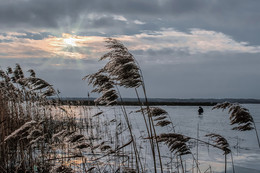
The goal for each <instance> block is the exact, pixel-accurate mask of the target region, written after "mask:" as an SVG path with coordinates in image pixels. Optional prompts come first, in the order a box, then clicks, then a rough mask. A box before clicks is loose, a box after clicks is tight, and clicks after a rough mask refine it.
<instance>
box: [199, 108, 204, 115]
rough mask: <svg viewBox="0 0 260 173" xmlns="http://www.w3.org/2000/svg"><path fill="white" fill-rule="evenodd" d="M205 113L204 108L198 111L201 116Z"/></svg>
mask: <svg viewBox="0 0 260 173" xmlns="http://www.w3.org/2000/svg"><path fill="white" fill-rule="evenodd" d="M203 112H204V110H203V108H202V107H199V109H198V113H199V115H202V114H203Z"/></svg>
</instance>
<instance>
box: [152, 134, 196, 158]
mask: <svg viewBox="0 0 260 173" xmlns="http://www.w3.org/2000/svg"><path fill="white" fill-rule="evenodd" d="M157 138H158V142H164V143H165V144H166V145H167V146H168V147H169V149H170V151H171V152H174V153H175V154H177V155H180V156H181V155H186V154H191V151H190V149H189V147H188V146H187V144H186V142H188V141H189V140H190V139H191V138H189V137H187V136H184V135H181V134H177V133H168V134H166V133H163V134H160V135H159V136H158V137H157Z"/></svg>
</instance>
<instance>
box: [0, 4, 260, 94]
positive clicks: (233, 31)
mask: <svg viewBox="0 0 260 173" xmlns="http://www.w3.org/2000/svg"><path fill="white" fill-rule="evenodd" d="M259 7H260V1H259V0H247V1H245V0H109V1H105V0H103V1H101V0H8V1H7V0H0V68H1V69H2V70H5V69H6V68H7V67H8V66H10V67H15V64H16V63H19V64H20V65H21V67H22V68H23V69H24V71H27V70H29V69H34V70H35V72H36V74H37V76H38V77H41V78H43V79H45V80H46V81H48V82H49V83H51V84H52V85H53V86H54V88H55V89H58V90H59V91H60V92H61V94H60V95H61V96H62V97H86V96H87V93H88V92H90V91H91V87H90V86H88V85H87V82H86V81H82V78H83V77H84V76H85V75H88V74H91V73H94V72H96V71H97V70H98V69H99V68H101V67H102V66H103V65H104V63H105V62H100V61H99V58H100V57H101V56H102V55H103V54H104V53H106V52H108V50H107V49H106V48H105V44H104V41H105V38H107V37H112V38H116V39H118V40H120V41H121V42H122V43H123V44H124V45H125V46H126V47H127V48H128V49H129V51H130V52H131V53H132V54H133V55H134V57H135V58H136V59H137V61H138V62H139V64H140V66H141V69H142V71H143V75H144V80H145V84H146V88H147V94H148V97H152V98H256V99H260V92H259V91H260V70H259V66H260V34H259V31H260V10H259ZM28 75H29V74H28ZM121 92H122V93H121V94H122V96H123V97H134V95H133V91H132V90H129V89H127V90H125V89H122V90H121ZM90 96H92V97H96V95H95V94H92V93H91V94H90Z"/></svg>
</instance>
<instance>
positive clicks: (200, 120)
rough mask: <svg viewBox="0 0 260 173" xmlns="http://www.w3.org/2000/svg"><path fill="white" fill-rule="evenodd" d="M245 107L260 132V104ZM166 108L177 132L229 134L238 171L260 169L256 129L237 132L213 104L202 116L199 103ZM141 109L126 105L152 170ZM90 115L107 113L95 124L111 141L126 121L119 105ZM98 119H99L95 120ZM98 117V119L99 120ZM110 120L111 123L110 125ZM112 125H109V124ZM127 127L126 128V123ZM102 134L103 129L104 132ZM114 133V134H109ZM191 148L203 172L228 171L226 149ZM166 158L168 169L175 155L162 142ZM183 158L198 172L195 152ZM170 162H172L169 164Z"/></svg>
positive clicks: (165, 129) (199, 135)
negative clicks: (199, 111) (225, 161)
mask: <svg viewBox="0 0 260 173" xmlns="http://www.w3.org/2000/svg"><path fill="white" fill-rule="evenodd" d="M243 106H244V107H245V108H247V109H249V112H250V113H251V115H252V116H253V118H254V121H255V123H256V126H257V131H258V132H259V133H260V104H244V105H243ZM159 107H161V108H163V109H165V110H166V111H167V112H168V114H169V116H170V119H171V120H172V122H173V126H174V130H175V132H176V133H180V134H183V135H185V136H189V137H193V138H199V139H200V140H203V141H206V142H211V143H212V141H210V140H209V139H208V138H207V137H205V135H206V134H209V133H216V134H219V135H221V136H223V137H225V138H226V139H227V141H228V143H229V144H230V146H231V150H232V155H233V159H234V165H235V172H237V173H244V172H251V173H256V172H260V164H259V163H260V149H259V146H258V143H257V138H256V134H255V131H254V130H252V131H245V132H241V131H235V130H231V129H232V126H231V125H230V123H229V115H228V112H227V111H226V110H224V111H222V110H220V109H219V110H212V106H204V107H203V109H204V113H203V115H201V116H199V115H198V112H197V111H198V106H159ZM76 109H77V111H78V114H79V115H81V114H82V110H80V109H81V108H76ZM138 109H140V107H136V106H126V111H127V112H128V116H129V119H130V122H131V125H132V129H133V133H134V135H135V138H136V139H137V141H138V142H137V143H138V146H140V155H141V158H142V159H143V160H144V163H145V165H146V166H145V167H146V169H147V172H152V170H153V168H152V167H153V164H152V156H151V152H149V145H148V142H147V140H144V139H143V138H144V137H147V135H146V130H145V123H144V120H143V117H142V115H141V113H136V112H135V111H136V110H138ZM90 110H91V111H90V114H91V115H94V114H95V113H97V112H100V111H103V114H102V115H100V116H99V117H93V123H99V124H100V125H101V126H103V127H102V128H103V130H104V131H106V132H107V131H109V133H111V134H110V135H106V136H104V135H103V136H102V134H101V136H100V137H102V138H103V139H106V140H109V138H110V137H111V136H113V134H114V133H115V131H116V130H115V129H116V128H117V126H118V125H119V124H121V123H122V124H124V121H125V120H124V118H123V115H122V111H121V109H120V107H119V106H116V107H99V108H97V107H91V109H90ZM95 119H96V120H95ZM97 119H98V120H97ZM107 122H109V125H108V124H107ZM108 126H109V127H108ZM108 128H109V129H110V130H109V129H108ZM123 128H126V126H124V127H123ZM156 130H157V133H158V134H160V133H171V132H173V128H171V127H156ZM101 133H102V132H101ZM124 133H125V134H126V135H125V136H124V137H123V138H124V141H127V138H129V133H128V132H127V131H126V132H124ZM109 136H110V137H109ZM189 146H190V147H191V151H192V153H193V154H194V157H196V158H198V161H199V167H200V171H201V172H205V171H206V172H209V171H210V170H211V171H213V172H223V171H224V155H223V151H221V150H219V149H216V148H213V147H211V146H208V145H205V144H201V143H200V144H199V147H198V155H197V149H196V142H194V143H189ZM160 147H161V151H162V155H163V156H162V157H163V161H164V168H165V170H166V172H167V171H170V169H166V167H168V166H169V162H170V161H169V158H170V156H171V155H172V154H171V153H170V152H169V150H168V148H167V147H166V146H165V145H163V144H160ZM183 160H184V163H185V166H186V168H187V169H186V170H187V171H188V172H193V171H194V172H196V171H195V170H196V169H193V168H192V164H194V163H192V162H193V159H192V156H191V155H185V156H183ZM167 163H168V165H167ZM231 163H232V162H231V157H230V154H229V155H228V166H227V167H228V172H232V164H231Z"/></svg>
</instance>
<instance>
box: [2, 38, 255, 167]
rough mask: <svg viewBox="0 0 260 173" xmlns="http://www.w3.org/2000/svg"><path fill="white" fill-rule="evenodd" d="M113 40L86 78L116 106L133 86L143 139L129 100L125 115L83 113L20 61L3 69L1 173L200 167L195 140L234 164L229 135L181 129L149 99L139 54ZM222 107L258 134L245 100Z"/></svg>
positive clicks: (240, 125) (233, 120)
mask: <svg viewBox="0 0 260 173" xmlns="http://www.w3.org/2000/svg"><path fill="white" fill-rule="evenodd" d="M106 43H107V48H108V50H109V52H108V53H106V54H105V55H104V56H102V57H101V59H100V60H102V61H106V60H107V61H108V62H107V63H106V64H105V66H104V67H103V68H101V69H99V70H98V71H97V72H96V73H94V74H90V75H87V76H85V77H84V78H83V79H86V80H88V82H89V84H90V85H93V88H94V89H93V91H92V92H97V93H99V94H100V95H101V96H100V97H99V98H97V99H96V100H95V103H96V104H102V105H106V106H109V107H113V106H116V105H118V102H121V103H122V102H124V100H123V99H122V96H121V94H120V87H125V88H128V89H133V90H134V91H135V93H136V99H137V100H139V102H138V106H139V109H138V110H136V111H137V112H139V113H141V115H142V118H143V122H144V124H145V129H146V131H145V132H144V135H143V137H142V138H141V139H140V138H137V136H136V133H135V130H134V129H133V127H132V123H133V122H131V121H130V118H129V113H128V112H127V110H126V107H125V105H124V104H120V105H118V106H119V107H120V110H121V112H120V113H118V112H115V113H114V114H113V115H109V116H110V117H113V119H112V120H110V119H107V118H106V117H105V116H103V115H104V114H105V113H104V112H102V111H98V112H93V111H92V107H91V106H89V105H84V106H80V107H79V108H77V111H75V110H76V109H75V106H72V105H66V106H64V105H63V103H62V102H61V101H60V100H59V99H56V100H50V99H48V97H49V96H54V95H55V97H56V98H59V95H58V93H57V92H56V91H55V90H54V89H53V87H52V86H51V85H50V84H49V83H48V82H46V81H44V80H43V79H40V78H37V77H36V74H35V72H34V71H33V70H29V71H28V74H29V75H28V77H27V76H26V74H24V72H23V70H22V69H21V67H20V65H19V64H17V65H16V67H15V68H14V69H12V68H8V69H7V70H6V71H0V77H1V78H2V80H1V81H0V135H1V136H0V172H147V171H152V172H164V171H171V172H172V171H176V172H186V171H187V170H192V171H194V172H195V170H196V171H197V172H200V168H199V160H198V158H196V156H195V155H194V154H193V152H192V150H191V146H190V145H188V144H189V143H195V144H196V145H195V147H197V148H198V145H200V144H206V145H208V146H211V147H214V148H217V149H219V150H220V152H223V154H224V158H223V159H224V160H225V165H227V156H228V155H231V158H232V151H231V147H230V146H229V143H228V141H227V140H226V139H225V138H224V137H222V136H221V135H219V134H216V133H210V134H207V135H206V136H207V137H208V139H209V141H202V140H200V139H198V138H195V137H191V136H185V135H182V134H178V133H176V132H175V129H174V123H173V122H172V121H171V118H170V116H169V115H168V113H167V112H166V111H165V110H163V109H161V108H159V107H152V106H151V104H149V102H148V99H147V95H146V87H145V83H144V78H143V76H142V71H141V68H140V67H139V65H138V63H137V62H136V60H135V58H134V56H133V55H132V54H131V53H130V52H129V51H128V49H127V48H126V47H125V46H124V45H123V44H122V43H121V42H119V41H117V40H115V39H110V38H109V39H107V41H106ZM140 95H141V96H142V97H144V101H141V100H140ZM79 104H80V103H79ZM80 105H82V104H80ZM214 109H229V113H230V120H231V125H236V127H234V128H233V129H234V130H240V131H246V130H255V132H256V136H257V138H258V134H257V131H256V127H255V123H254V120H253V118H252V116H251V115H250V113H249V111H248V110H247V109H245V108H243V107H242V106H241V105H239V104H234V103H223V104H218V105H216V106H215V107H214ZM113 122H115V123H114V124H113ZM163 127H169V128H167V129H168V130H166V131H164V132H163V133H160V134H159V133H158V129H160V128H163ZM258 141H259V140H258ZM143 143H147V144H148V145H147V146H149V147H148V148H147V153H151V156H152V158H151V160H148V161H151V163H149V164H148V165H152V166H151V167H149V168H147V166H146V165H147V163H145V162H146V159H145V158H146V155H145V154H146V153H143V152H141V147H142V145H143ZM163 146H164V147H165V146H166V147H168V151H170V152H172V154H171V157H170V158H167V159H168V160H169V159H170V161H171V166H169V167H165V164H166V163H165V162H166V159H165V158H164V157H163V156H164V153H163V152H164V150H163V151H162V147H163ZM259 147H260V145H259ZM197 153H198V151H197ZM184 156H185V158H187V157H189V158H191V159H192V160H193V165H189V166H190V168H188V166H184V162H185V160H184ZM225 171H226V169H225ZM233 171H235V170H234V169H233Z"/></svg>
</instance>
